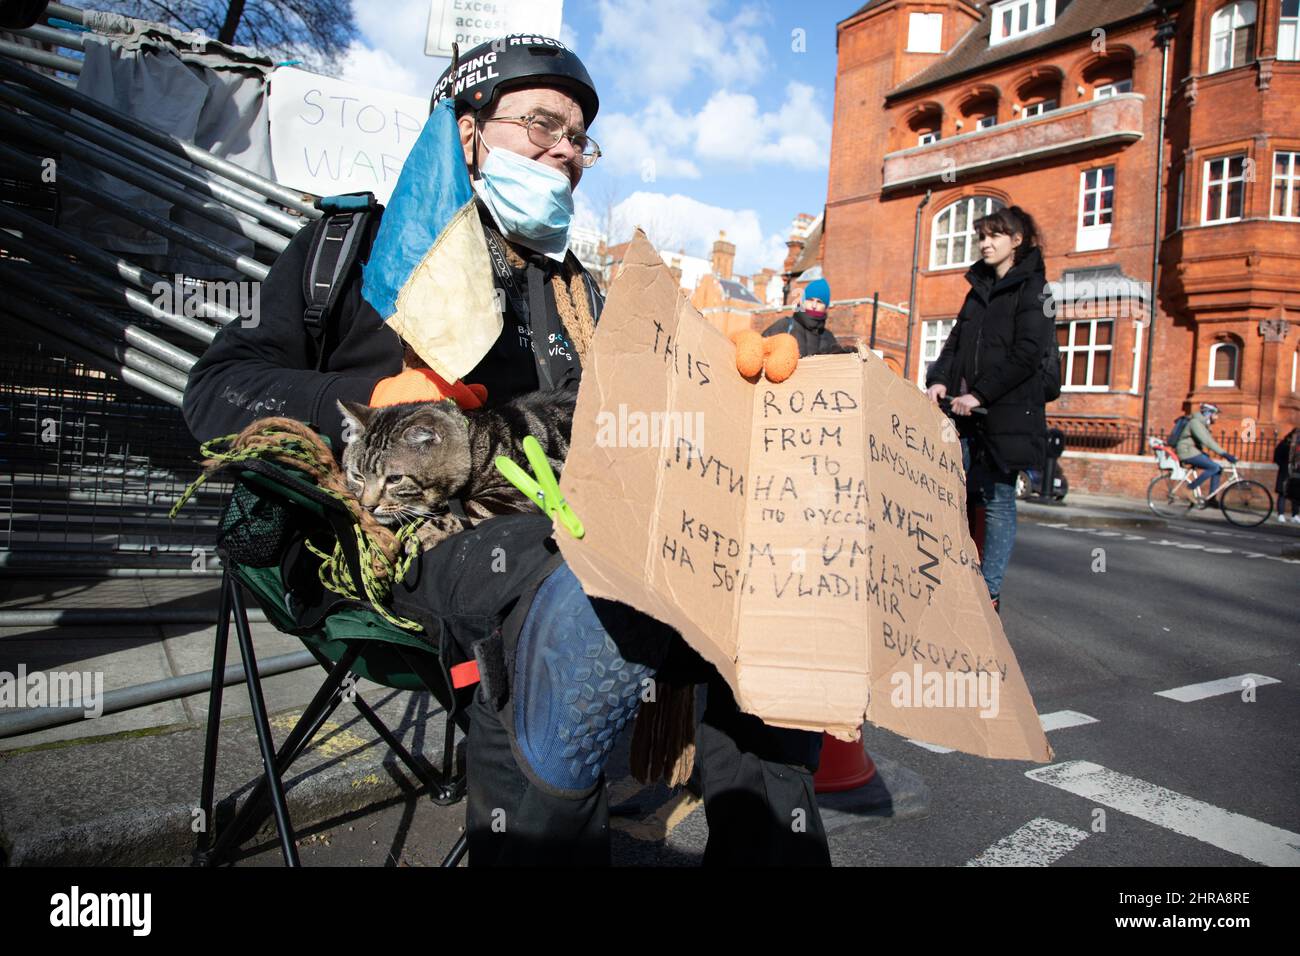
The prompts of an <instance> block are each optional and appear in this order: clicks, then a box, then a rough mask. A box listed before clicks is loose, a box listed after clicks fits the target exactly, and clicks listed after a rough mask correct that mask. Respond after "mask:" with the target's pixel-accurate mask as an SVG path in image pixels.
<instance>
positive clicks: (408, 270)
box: [361, 99, 502, 382]
mask: <svg viewBox="0 0 1300 956" xmlns="http://www.w3.org/2000/svg"><path fill="white" fill-rule="evenodd" d="M361 294H362V295H363V296H364V297H365V300H366V301H367V302H369V303H370V305H371V306H373V307H374V309H375V311H377V312H378V313H379V316H380V318H382V319H383V320H384V321H385V322H387V323H388V324H389V325H390V326H392V327H393V329H394V330H395V331H396V332H397V334H398V335H400V336H401V337H402V338H403V339H404V340H405V341H406V342H407V344H409V345H410V346H411V347H412V348H413V349H414V350H415V352H416V354H417V355H419V356H420V358H422V359H424V361H425V362H427V363H428V364H429V367H430V368H431V369H433V370H434V371H435V372H437V373H438V374H439V375H441V376H442V377H443V378H445V379H446V380H447V381H449V382H454V381H455V380H456V379H458V378H463V377H464V376H465V375H466V374H467V373H468V372H469V371H470V370H471V369H472V368H474V366H476V365H477V364H478V363H479V361H480V360H481V359H482V358H483V356H485V355H486V354H487V353H488V350H489V349H491V348H492V345H493V343H495V342H496V340H497V338H498V337H499V336H500V334H501V326H502V315H501V310H500V309H499V308H498V306H497V296H496V291H495V288H494V286H493V282H492V263H491V260H489V258H488V252H487V243H486V241H485V240H484V238H483V226H482V223H481V222H480V221H479V217H478V212H477V210H476V209H475V206H474V189H473V187H472V186H471V185H470V180H469V170H468V169H467V168H466V166H465V154H464V151H463V150H462V148H461V145H460V135H459V131H458V129H457V127H456V112H455V105H454V104H453V102H452V100H450V99H442V100H440V101H439V102H438V105H437V106H436V107H434V110H433V113H432V114H430V116H429V119H428V121H426V122H425V124H424V129H423V130H422V131H421V132H420V136H419V138H418V139H417V140H416V141H415V146H414V147H412V149H411V153H410V155H409V156H407V158H406V162H405V164H404V165H403V166H402V172H401V175H400V176H398V178H397V185H396V186H395V187H394V188H393V195H392V198H391V200H390V201H389V203H388V207H387V208H386V209H385V211H384V218H383V220H382V221H381V222H380V224H379V233H378V235H376V236H375V242H374V245H373V247H372V248H371V252H370V259H369V261H368V262H367V263H366V265H365V267H364V269H363V271H362V282H361Z"/></svg>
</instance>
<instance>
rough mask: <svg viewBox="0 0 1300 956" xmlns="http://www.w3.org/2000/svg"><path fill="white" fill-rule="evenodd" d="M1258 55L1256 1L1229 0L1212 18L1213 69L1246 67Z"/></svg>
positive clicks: (1211, 58) (1211, 69)
mask: <svg viewBox="0 0 1300 956" xmlns="http://www.w3.org/2000/svg"><path fill="white" fill-rule="evenodd" d="M1254 58H1255V4H1254V3H1253V2H1252V0H1241V2H1239V3H1230V4H1228V5H1227V6H1226V7H1224V8H1223V9H1222V10H1220V11H1219V12H1218V13H1216V14H1215V15H1214V17H1213V19H1211V20H1210V72H1211V73H1219V72H1220V71H1222V70H1231V69H1232V68H1233V67H1236V66H1244V65H1245V64H1247V63H1249V62H1250V61H1251V60H1253V59H1254Z"/></svg>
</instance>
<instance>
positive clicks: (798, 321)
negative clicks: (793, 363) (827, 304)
mask: <svg viewBox="0 0 1300 956" xmlns="http://www.w3.org/2000/svg"><path fill="white" fill-rule="evenodd" d="M782 332H789V333H790V334H791V335H793V336H794V337H795V341H797V342H798V343H799V357H800V358H806V357H807V356H809V355H835V354H837V353H840V352H849V351H852V349H847V348H845V347H844V346H842V345H840V343H839V342H838V341H836V339H835V336H834V335H832V334H831V333H830V331H829V330H828V329H827V328H826V316H824V315H823V316H821V317H820V318H814V317H813V316H811V315H809V314H808V313H807V312H803V311H800V312H796V313H795V314H794V315H792V316H790V317H789V318H785V319H777V320H776V321H775V322H773V323H772V324H771V325H769V326H768V327H767V329H765V330H764V332H763V336H764V338H766V337H767V336H769V335H780V334H781V333H782Z"/></svg>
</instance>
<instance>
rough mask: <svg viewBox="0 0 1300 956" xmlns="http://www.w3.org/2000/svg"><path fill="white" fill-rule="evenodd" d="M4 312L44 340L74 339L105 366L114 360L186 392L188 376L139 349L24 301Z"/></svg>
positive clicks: (10, 306) (8, 307)
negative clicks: (33, 327)
mask: <svg viewBox="0 0 1300 956" xmlns="http://www.w3.org/2000/svg"><path fill="white" fill-rule="evenodd" d="M3 308H4V309H5V310H7V311H8V312H9V314H11V315H15V316H17V317H18V318H20V319H22V320H24V321H25V322H27V324H28V325H32V326H35V327H36V328H38V329H40V331H41V332H43V333H44V335H43V336H42V339H44V337H45V336H52V337H53V338H54V339H55V340H56V341H58V342H59V343H60V345H62V342H63V341H64V340H67V339H70V340H72V341H73V342H76V343H77V344H78V345H80V346H81V347H82V348H84V349H86V350H87V351H88V352H93V353H95V354H96V355H99V356H100V357H101V359H102V360H103V361H105V362H108V361H110V360H111V361H112V362H118V363H121V364H122V365H124V366H125V367H127V368H131V369H135V371H137V372H139V373H140V374H141V375H147V376H149V377H150V378H152V379H154V380H155V381H156V382H158V383H159V384H161V385H164V386H168V387H171V388H175V389H180V390H181V391H182V392H183V391H184V390H185V385H186V383H187V380H188V376H187V375H186V374H185V373H184V372H181V371H178V370H177V369H174V368H172V367H171V366H170V365H164V364H163V363H162V362H159V361H158V360H156V359H153V358H150V357H149V356H148V355H146V354H145V353H143V352H141V351H140V350H139V349H133V348H130V347H128V346H125V345H122V344H121V343H120V342H117V341H116V340H114V339H110V338H107V337H105V336H102V335H96V334H94V333H93V332H91V331H90V330H89V329H86V328H82V327H81V326H78V325H75V324H74V323H72V322H69V321H67V320H66V319H60V318H59V317H58V316H55V315H52V314H51V313H49V312H47V311H44V310H42V309H40V308H38V307H37V306H35V305H33V304H32V303H31V302H27V301H24V300H23V299H13V300H11V301H9V302H7V303H6V304H5V305H4V306H3Z"/></svg>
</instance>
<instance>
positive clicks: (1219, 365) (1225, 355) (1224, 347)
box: [1210, 342, 1241, 388]
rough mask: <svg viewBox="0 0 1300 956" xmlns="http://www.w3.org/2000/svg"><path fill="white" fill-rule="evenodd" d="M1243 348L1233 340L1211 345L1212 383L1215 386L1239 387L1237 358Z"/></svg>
mask: <svg viewBox="0 0 1300 956" xmlns="http://www.w3.org/2000/svg"><path fill="white" fill-rule="evenodd" d="M1240 354H1241V350H1240V349H1238V348H1237V346H1236V345H1235V344H1233V343H1232V342H1218V343H1216V344H1215V345H1213V346H1211V347H1210V385H1212V386H1214V387H1215V388H1236V387H1237V358H1238V356H1239V355H1240Z"/></svg>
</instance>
